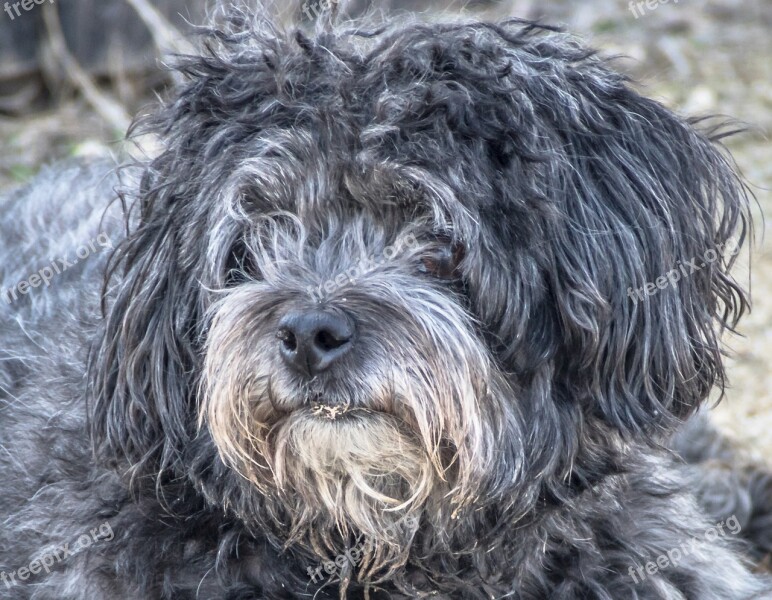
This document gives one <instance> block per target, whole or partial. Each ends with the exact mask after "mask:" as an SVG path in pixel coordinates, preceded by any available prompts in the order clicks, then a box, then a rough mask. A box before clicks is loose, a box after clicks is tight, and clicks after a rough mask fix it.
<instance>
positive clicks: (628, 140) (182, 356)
mask: <svg viewBox="0 0 772 600" xmlns="http://www.w3.org/2000/svg"><path fill="white" fill-rule="evenodd" d="M204 48H205V49H206V50H205V51H204V53H203V54H202V55H201V56H197V57H189V58H185V59H182V60H181V64H180V66H179V69H180V71H181V73H182V74H184V75H185V77H186V78H187V83H185V84H184V85H182V86H181V87H180V88H179V89H177V90H176V91H175V92H174V94H173V95H172V97H171V98H170V100H169V101H168V102H167V103H166V104H165V105H164V106H162V107H161V108H159V109H158V110H157V111H156V112H155V113H153V114H152V115H150V116H149V117H147V118H144V119H141V120H140V125H139V127H140V129H141V130H142V131H145V132H151V133H154V134H156V135H158V136H159V137H160V140H161V142H162V150H161V151H160V153H159V154H158V156H157V157H156V158H154V159H152V160H150V161H148V162H147V163H146V164H141V165H137V166H135V167H132V168H131V169H128V170H126V171H124V175H123V177H124V180H123V181H122V182H120V185H119V187H120V188H121V189H122V190H123V192H122V195H121V197H122V199H123V200H124V203H113V204H112V205H111V208H110V209H109V211H108V213H107V217H106V218H105V219H104V220H100V219H101V217H102V215H103V214H104V211H105V208H106V207H107V206H108V205H110V202H111V199H112V198H113V194H111V193H110V191H109V190H110V189H111V188H113V187H114V186H117V185H118V184H119V182H118V181H116V180H115V179H114V178H111V177H110V176H109V175H107V173H109V167H108V166H106V165H101V164H97V165H91V166H86V167H81V168H79V170H77V169H76V172H77V176H76V177H75V179H74V180H73V179H67V177H69V175H60V174H57V173H56V172H53V171H50V172H47V173H45V174H43V175H42V176H41V178H40V179H39V180H37V181H35V182H33V183H32V184H31V185H30V186H29V187H28V188H26V189H25V190H22V191H19V192H17V193H16V194H14V195H12V196H11V197H10V198H7V199H5V200H3V203H2V210H3V213H2V214H3V219H2V221H1V222H0V230H1V231H0V232H1V233H2V239H3V244H4V245H3V247H2V258H3V259H4V261H3V263H2V264H3V265H4V270H3V278H2V283H3V285H4V286H6V285H13V283H14V282H16V281H18V280H20V279H23V278H24V277H26V276H27V274H28V273H29V272H33V271H31V269H32V265H33V264H36V262H35V261H36V259H35V258H32V257H27V256H23V255H20V254H19V253H18V248H19V244H20V243H21V242H20V240H19V234H18V233H17V232H19V231H22V232H24V234H25V235H31V234H32V232H40V233H38V234H37V235H38V236H39V238H40V239H41V240H48V239H51V238H53V237H56V236H61V232H63V231H68V230H71V229H72V228H73V227H74V226H77V225H78V224H79V223H83V225H82V226H80V230H79V231H81V232H96V231H98V230H99V228H100V227H101V228H105V229H106V230H107V231H109V232H110V233H111V235H112V236H114V237H115V242H116V243H118V242H119V241H120V245H119V247H118V248H117V250H116V252H115V253H114V254H112V256H111V258H110V260H109V262H107V261H106V260H104V259H101V258H99V257H94V258H93V260H91V261H90V262H88V264H87V265H86V266H83V267H81V269H82V270H81V271H78V272H76V273H70V274H69V275H68V274H64V275H62V278H61V279H59V280H57V281H56V282H55V284H52V285H51V287H49V288H46V289H45V290H40V294H38V295H34V294H30V295H29V296H25V297H24V299H23V300H22V301H21V302H19V303H18V304H15V305H7V306H6V305H1V304H0V307H1V308H0V411H2V412H0V414H1V415H2V419H0V448H2V450H3V452H2V453H0V474H2V476H3V479H4V481H5V482H6V483H9V484H10V485H7V486H5V487H6V490H7V491H3V492H2V500H3V502H2V503H0V519H2V522H3V528H2V530H0V570H4V571H15V570H16V569H18V568H19V567H23V566H25V565H28V564H30V562H31V561H32V560H33V559H34V558H35V557H36V556H39V555H40V553H41V552H45V551H46V549H47V548H51V547H53V546H55V545H56V544H57V543H61V542H66V541H69V540H71V539H72V538H73V537H75V538H77V536H78V535H79V534H80V533H82V532H83V531H87V530H88V529H89V528H90V527H94V526H95V525H97V524H99V523H101V522H105V521H107V522H109V523H110V525H111V527H112V530H113V531H114V532H115V538H114V539H113V540H111V541H110V542H109V543H108V542H105V543H100V544H95V545H93V546H91V547H90V548H89V549H88V550H87V551H84V552H82V553H80V554H78V555H77V556H74V557H70V558H69V559H68V560H67V561H63V562H61V563H57V564H56V565H55V566H54V567H53V568H52V569H51V572H50V573H38V574H36V575H35V576H34V577H30V578H29V579H28V580H25V581H23V582H22V581H20V582H18V585H14V586H11V587H8V588H7V589H3V590H2V591H3V593H6V594H9V595H10V598H13V599H33V598H34V599H35V600H42V599H48V598H51V599H53V598H56V599H57V600H62V599H64V598H67V599H84V600H85V599H88V600H100V599H105V600H106V599H108V598H109V599H114V598H132V599H142V600H151V599H152V600H156V599H164V600H172V599H174V600H181V599H188V598H189V599H193V598H196V599H212V600H214V599H223V598H227V599H232V600H236V599H247V598H265V599H278V598H312V597H313V598H317V599H322V598H347V597H348V598H367V597H369V598H380V597H382V598H393V599H400V598H401V599H407V598H439V599H454V600H455V599H467V598H468V599H478V598H479V599H483V598H486V599H490V598H512V599H516V600H535V599H543V598H554V599H577V600H578V599H580V598H581V599H583V600H585V599H587V600H618V599H620V598H632V599H634V600H636V599H637V600H644V599H646V600H653V599H659V600H665V599H666V600H685V599H687V598H700V599H701V600H719V599H720V600H727V599H750V598H765V597H770V595H771V594H772V591H771V590H772V587H771V585H770V582H769V581H768V579H765V578H763V577H761V576H757V575H753V574H752V573H751V571H750V570H749V564H748V562H747V560H746V559H745V558H744V553H745V548H744V547H743V546H742V544H741V542H740V541H739V540H731V539H728V538H725V537H722V538H720V539H717V540H716V541H715V542H712V543H711V544H709V545H706V546H703V547H700V548H695V549H694V550H693V551H692V552H691V553H690V554H689V555H688V556H685V557H684V558H683V560H682V561H680V562H679V563H678V564H676V565H670V567H669V568H660V569H658V570H657V571H656V573H654V574H647V576H646V577H645V578H643V579H642V580H634V579H633V578H632V577H631V576H630V574H629V573H630V569H631V567H633V568H634V567H639V566H640V565H645V564H646V563H647V562H649V561H652V560H654V561H656V559H657V557H658V556H660V555H663V554H666V553H667V552H668V551H669V550H671V549H672V548H674V547H677V546H679V545H680V544H681V543H683V542H684V541H686V540H689V539H690V538H693V537H695V536H700V535H702V533H703V532H704V531H705V530H706V529H707V528H708V527H709V526H710V525H711V522H710V519H712V518H715V517H714V516H711V517H708V515H707V514H706V513H705V512H703V510H702V509H701V508H700V507H699V506H698V504H697V502H696V499H695V497H694V496H693V495H692V493H691V490H690V486H689V484H688V481H689V480H688V478H687V477H688V474H687V473H685V472H684V471H683V470H682V469H681V467H680V466H679V464H678V462H677V461H676V459H675V458H674V457H673V456H672V455H671V454H670V453H669V452H668V451H667V450H665V449H664V448H663V447H662V446H661V444H662V443H663V442H664V441H665V440H666V438H667V436H669V435H670V434H671V433H672V432H673V431H674V430H675V429H676V427H677V426H678V424H679V423H680V422H681V421H682V420H684V419H686V418H688V417H689V416H690V415H691V414H692V413H693V412H694V411H695V410H696V409H697V408H698V407H699V406H700V405H701V404H702V403H703V402H704V401H705V400H706V398H707V396H708V394H709V393H710V392H711V391H712V390H713V389H714V388H716V387H718V388H722V387H723V384H724V369H723V365H722V357H721V345H720V341H719V339H720V335H721V333H722V331H723V330H724V329H726V328H730V329H731V328H733V327H734V325H735V324H736V322H737V319H738V318H739V317H740V316H741V315H742V313H743V312H744V311H745V309H746V306H747V304H746V298H745V295H744V293H743V291H742V289H741V288H740V286H739V285H738V284H737V283H736V282H735V281H734V280H733V279H732V278H731V276H730V275H729V269H730V267H731V263H732V260H733V258H731V257H722V258H720V259H718V260H716V261H713V262H710V263H709V264H706V265H705V266H704V268H700V269H699V270H696V271H695V272H693V273H691V275H690V276H689V277H684V278H683V279H681V281H679V282H678V285H674V286H669V287H666V288H665V289H662V290H659V291H658V292H657V293H656V294H653V295H647V296H645V297H644V298H643V299H642V300H640V301H638V302H634V301H633V300H632V298H631V297H630V296H629V294H628V289H629V288H640V287H641V286H644V285H645V284H646V283H647V282H653V281H656V279H657V278H658V277H660V276H662V275H664V274H665V273H667V272H668V271H669V270H670V269H672V268H673V267H674V266H675V265H676V264H678V262H679V261H686V260H691V259H693V258H694V257H699V256H702V255H704V253H705V252H706V251H707V250H710V249H715V248H721V247H723V246H724V245H725V244H726V243H727V242H728V241H729V240H730V238H733V239H737V240H739V241H740V242H741V241H742V240H744V238H745V237H746V236H747V233H748V216H747V215H748V212H747V193H746V189H745V187H744V186H743V184H742V182H741V181H740V180H739V179H738V177H737V176H736V175H735V174H734V172H733V170H732V167H731V164H730V162H729V160H728V159H727V158H726V157H725V155H724V154H723V152H722V150H721V148H720V146H719V145H718V140H719V139H720V137H721V134H720V133H719V132H718V130H713V132H712V133H706V132H704V131H701V130H700V129H699V127H698V123H696V122H693V121H686V120H684V119H682V118H680V117H678V116H676V115H674V114H673V113H672V112H670V111H669V110H667V109H666V108H664V107H663V106H662V105H660V104H658V103H656V102H654V101H652V100H649V99H646V98H644V97H642V96H640V95H639V94H638V93H636V92H635V91H634V90H632V89H631V88H630V87H629V85H628V83H627V82H626V81H625V79H624V77H622V76H620V75H618V74H617V73H615V72H614V70H613V69H611V68H610V66H609V65H608V64H607V62H606V61H605V60H603V59H602V58H599V57H597V56H596V55H595V54H594V53H592V52H591V51H588V50H586V49H585V48H583V47H581V46H580V45H579V44H577V43H576V41H574V40H573V39H572V38H570V37H569V36H567V35H565V34H563V33H560V32H558V31H555V30H553V29H550V28H547V27H541V26H537V25H534V24H530V23H525V22H521V21H516V20H513V21H509V22H505V23H500V24H486V23H460V24H421V23H403V24H392V25H387V26H383V27H380V28H369V27H368V26H367V25H366V24H361V23H360V24H352V23H349V24H337V25H336V24H332V25H329V26H328V27H320V28H319V30H318V31H316V32H314V33H313V34H310V33H307V32H303V31H302V30H289V31H284V30H281V29H280V28H278V27H277V26H276V25H274V24H273V23H271V22H270V21H268V20H267V19H264V18H261V17H255V16H254V15H251V14H249V13H247V12H239V11H233V12H232V13H230V15H229V16H228V17H227V18H226V19H225V20H224V21H223V23H222V24H220V25H217V26H215V27H213V28H212V29H211V30H210V31H209V32H208V33H207V34H206V36H205V44H204ZM68 173H71V171H70V172H68ZM73 181H76V182H78V183H77V184H74V183H73ZM73 190H76V191H77V193H74V194H73ZM60 206H67V207H68V210H69V211H70V213H68V214H71V213H72V212H74V213H76V215H75V216H74V217H72V218H64V217H63V216H61V215H60V214H59V212H58V211H59V207H60ZM118 217H123V220H124V221H125V222H126V228H127V229H128V233H125V232H124V231H123V229H122V228H121V227H120V226H119V225H117V222H118ZM40 219H42V222H43V226H42V227H40V226H39V225H38V221H39V220H40ZM408 241H410V243H408ZM36 248H37V251H33V253H32V254H33V255H35V256H44V255H45V251H43V247H42V246H37V247H36ZM362 264H367V265H368V267H367V268H366V269H365V268H359V267H358V266H357V265H362ZM105 269H106V275H105V274H104V271H105ZM346 274H349V275H346ZM342 275H343V276H342ZM103 283H104V287H103V286H102V284H103ZM319 307H323V308H324V309H325V310H329V311H339V312H342V313H345V314H346V315H347V318H349V319H351V321H352V322H353V323H355V325H356V337H355V339H354V342H353V348H352V350H351V351H350V352H349V353H348V354H346V355H345V357H344V358H343V359H341V360H340V361H339V362H338V363H336V364H335V366H334V368H331V369H328V370H327V371H325V372H324V373H322V374H319V375H318V376H316V377H315V378H313V379H304V378H302V377H300V376H298V375H297V374H296V373H294V372H292V371H291V370H289V369H288V368H287V366H286V365H285V364H284V363H283V362H282V360H281V359H280V356H279V352H278V340H277V330H278V328H279V321H280V320H281V318H282V316H283V315H286V314H288V312H289V311H297V310H301V311H302V310H311V309H317V308H319ZM320 402H323V403H326V404H327V405H329V406H332V407H334V408H335V410H336V411H337V410H338V409H340V410H341V411H342V410H348V412H347V414H346V415H345V416H344V417H342V418H335V419H333V418H328V417H330V415H331V414H332V413H331V412H324V411H323V412H321V413H320V412H319V411H318V410H317V408H316V406H317V405H318V404H319V403H320ZM729 516H730V515H728V514H727V515H723V518H727V517H729ZM363 539H364V540H367V544H365V546H364V548H365V550H364V551H363V555H364V556H363V558H362V560H361V561H360V562H358V564H356V565H352V564H350V563H347V566H345V568H343V567H342V570H341V571H340V573H339V577H337V578H332V579H331V580H329V581H326V580H325V581H323V582H322V581H318V580H316V579H315V578H314V579H312V578H310V577H309V573H312V572H313V569H314V568H316V566H317V565H318V564H319V563H320V561H322V560H335V558H336V555H339V554H341V553H343V552H345V551H346V550H347V549H349V548H351V547H352V546H354V545H355V544H358V543H360V542H361V540H363ZM0 586H2V582H0ZM0 589H1V588H0Z"/></svg>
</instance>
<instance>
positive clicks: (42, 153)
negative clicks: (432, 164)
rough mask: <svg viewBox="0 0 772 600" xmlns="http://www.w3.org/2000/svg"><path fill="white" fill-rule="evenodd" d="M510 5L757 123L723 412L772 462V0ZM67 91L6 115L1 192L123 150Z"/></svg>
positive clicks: (117, 137)
mask: <svg viewBox="0 0 772 600" xmlns="http://www.w3.org/2000/svg"><path fill="white" fill-rule="evenodd" d="M438 3H439V4H441V2H436V3H435V4H438ZM501 4H503V3H499V6H497V7H496V8H494V9H492V10H490V11H489V14H496V15H501V14H503V13H508V14H511V15H514V16H520V17H526V18H540V19H541V20H543V21H544V22H548V23H559V24H564V25H565V26H566V27H567V29H569V30H570V31H573V32H575V33H576V34H577V35H578V36H580V37H581V38H583V39H584V40H585V41H586V42H587V43H588V44H590V45H593V46H596V47H599V48H600V49H601V50H602V51H603V53H604V54H608V55H618V56H619V58H618V59H617V65H618V67H619V68H620V69H621V70H624V71H626V72H628V73H629V74H630V75H631V76H632V77H634V78H635V80H636V81H637V82H638V85H639V87H640V89H641V91H642V92H643V93H645V94H647V95H649V96H652V97H654V98H656V99H658V100H660V101H662V102H663V103H665V104H666V105H668V106H670V107H671V108H673V109H675V110H676V111H678V112H679V113H682V114H685V115H701V114H709V113H712V114H722V115H726V116H731V117H733V118H735V119H738V120H739V121H741V122H742V123H744V124H745V126H746V128H747V131H746V132H745V133H743V134H741V135H738V136H735V137H734V138H733V139H731V140H730V141H729V143H728V147H729V149H730V150H731V152H732V154H733V155H734V157H735V159H736V161H737V164H738V166H739V168H740V170H741V171H742V173H743V174H744V176H745V177H746V179H747V181H748V182H749V184H750V186H751V188H752V189H753V191H754V193H755V195H756V197H757V199H758V204H757V206H756V207H755V208H754V218H755V221H756V239H755V241H754V243H753V244H752V247H751V248H750V250H749V251H748V252H745V253H744V254H743V255H742V257H741V260H740V264H739V268H738V271H737V273H738V277H739V278H741V280H743V281H744V282H745V283H746V284H747V286H748V287H749V288H750V289H751V292H752V298H753V311H752V313H751V314H750V315H749V316H747V317H746V318H745V319H744V320H743V322H742V323H741V326H740V328H739V331H740V333H741V334H742V335H741V336H730V337H727V339H726V342H727V346H728V348H729V349H730V350H731V357H730V358H729V377H730V388H729V389H728V390H727V394H726V397H725V398H724V399H723V401H722V402H721V404H720V405H719V407H718V408H717V409H716V410H715V413H714V414H715V419H716V421H717V423H719V425H720V426H721V428H722V429H723V430H724V431H725V432H727V433H728V435H730V436H732V437H733V438H734V439H735V440H736V441H737V442H738V443H739V444H740V445H742V446H744V447H746V448H747V449H748V451H749V452H751V453H752V454H755V455H757V456H758V457H760V458H766V459H767V460H772V433H770V431H771V430H772V369H770V360H769V357H770V355H771V354H772V241H770V240H769V239H765V236H764V224H765V221H766V219H765V217H764V216H763V215H764V214H766V215H772V193H771V192H770V188H772V155H771V153H770V149H771V148H772V145H771V144H770V134H771V133H772V36H771V35H770V33H769V32H770V30H772V3H770V2H769V1H768V0H708V1H704V0H703V1H700V0H680V1H679V0H646V1H644V2H634V3H628V2H627V0H584V1H582V2H578V1H571V0H514V1H513V2H512V3H509V4H508V6H502V5H501ZM631 6H632V8H631ZM449 12H458V11H453V10H450V11H449ZM467 12H470V13H471V12H472V9H471V8H470V9H468V11H467ZM2 60H3V57H2V56H0V62H1V61H2ZM59 100H60V101H59V102H58V104H57V107H56V108H55V109H49V110H48V111H47V112H43V113H37V114H34V115H26V116H23V117H20V116H14V117H13V118H12V117H2V116H0V190H2V189H3V188H7V187H9V186H11V185H13V184H15V183H19V182H23V181H25V180H26V179H28V178H29V177H31V176H32V175H33V174H34V173H35V172H36V171H37V170H38V169H39V168H40V166H41V165H42V164H45V163H49V162H52V161H55V160H58V159H61V158H63V157H67V156H73V155H84V154H103V153H108V152H112V153H114V154H116V155H118V156H122V155H124V153H125V150H126V149H125V145H124V144H123V143H122V142H121V139H122V134H121V132H120V131H117V130H116V129H114V128H113V127H112V126H110V125H107V124H106V123H105V122H104V121H102V120H101V118H100V117H98V116H97V115H96V114H95V112H94V111H93V110H91V109H90V107H89V106H88V105H87V104H86V103H85V102H83V101H82V100H80V99H79V98H78V97H77V95H76V94H74V93H72V90H68V89H62V90H60V98H59ZM127 104H128V105H127V109H128V110H129V111H130V112H134V111H135V110H137V108H138V107H139V104H137V103H136V102H135V101H134V100H133V99H132V100H130V101H128V102H127ZM767 218H769V217H767ZM749 267H750V271H749ZM749 273H750V274H749Z"/></svg>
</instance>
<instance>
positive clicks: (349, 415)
mask: <svg viewBox="0 0 772 600" xmlns="http://www.w3.org/2000/svg"><path fill="white" fill-rule="evenodd" d="M373 412H374V411H372V410H370V409H369V408H364V407H361V406H350V405H346V404H329V403H326V402H319V401H317V402H312V403H311V408H310V414H311V416H313V417H315V418H317V419H321V420H327V421H343V420H352V419H355V418H357V417H367V416H370V415H372V414H373Z"/></svg>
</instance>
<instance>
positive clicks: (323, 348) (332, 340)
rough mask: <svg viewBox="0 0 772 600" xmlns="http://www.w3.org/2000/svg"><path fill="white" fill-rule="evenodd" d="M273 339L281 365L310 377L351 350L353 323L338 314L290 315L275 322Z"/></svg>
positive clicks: (343, 315)
mask: <svg viewBox="0 0 772 600" xmlns="http://www.w3.org/2000/svg"><path fill="white" fill-rule="evenodd" d="M277 337H278V338H279V352H280V353H281V356H282V358H283V359H284V361H285V362H286V363H287V364H288V365H289V366H290V367H292V368H293V369H295V370H297V371H299V372H301V373H303V374H304V375H308V376H310V377H313V376H314V375H316V374H317V373H320V372H321V371H324V370H325V369H327V368H328V367H329V366H330V365H331V364H332V363H334V362H335V361H336V360H338V359H339V358H341V357H342V356H343V355H344V354H346V353H347V352H348V351H349V350H351V347H352V339H353V337H354V323H353V321H352V320H351V319H350V318H349V317H348V316H347V315H346V314H344V313H342V312H338V311H336V312H332V311H326V310H307V311H293V312H291V313H288V314H287V315H285V316H284V317H283V318H282V320H281V321H280V322H279V332H278V334H277Z"/></svg>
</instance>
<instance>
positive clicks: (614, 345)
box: [536, 79, 750, 434]
mask: <svg viewBox="0 0 772 600" xmlns="http://www.w3.org/2000/svg"><path fill="white" fill-rule="evenodd" d="M588 81H589V79H588ZM576 85H577V89H575V90H574V91H573V93H574V94H575V98H574V100H575V104H574V108H573V109H572V110H563V111H562V113H561V111H559V110H556V111H555V115H556V116H557V115H561V114H562V116H563V118H564V119H565V120H564V121H562V122H558V123H556V124H555V125H554V126H553V129H552V132H553V139H554V140H555V142H556V143H555V146H554V147H553V148H552V152H553V154H552V159H551V160H550V163H549V164H550V169H549V171H548V173H549V176H548V177H547V178H546V179H545V180H543V181H541V182H540V185H541V186H542V187H541V189H544V190H548V191H547V192H546V195H547V196H549V197H550V202H551V203H554V204H553V206H555V207H556V208H557V211H556V213H555V214H554V215H552V216H550V217H548V218H546V219H545V220H544V233H543V239H544V240H547V241H548V246H549V248H548V249H547V250H545V251H544V252H542V253H541V254H540V253H539V252H537V253H536V255H537V256H539V260H541V261H543V262H544V264H543V265H542V273H544V274H545V276H544V288H545V297H544V305H543V306H545V307H547V308H546V309H545V310H546V311H549V312H550V313H552V319H551V321H552V323H551V326H550V327H547V328H544V327H542V331H545V330H546V331H549V332H550V334H551V335H553V339H552V347H553V348H554V355H553V360H552V363H551V365H550V369H551V372H552V373H553V374H554V375H553V377H552V380H553V381H554V384H555V385H556V389H555V390H554V391H555V392H556V393H558V394H560V395H561V396H564V400H565V401H568V402H571V403H575V402H579V403H582V405H583V406H585V407H586V408H587V409H588V411H589V412H590V413H592V414H595V415H596V416H598V417H600V418H601V419H603V420H605V421H606V422H608V423H610V424H611V425H613V426H615V427H616V428H618V429H619V430H621V431H623V432H625V433H634V434H637V433H641V432H646V431H648V432H652V431H654V430H658V429H662V428H669V427H671V426H673V425H674V424H675V423H677V421H678V420H680V419H684V418H686V417H687V416H689V415H690V414H691V413H692V412H694V410H695V409H696V408H697V406H698V405H699V404H700V403H701V402H703V401H704V400H705V399H706V398H707V397H708V395H709V394H710V393H711V391H712V390H713V389H714V388H718V389H720V390H721V391H722V392H723V388H724V383H725V372H724V366H723V361H722V346H721V334H722V332H724V331H725V330H726V329H727V328H728V329H733V328H734V326H735V325H736V322H737V319H739V317H740V316H741V315H742V314H743V312H744V311H745V310H746V308H747V300H746V296H745V294H744V292H743V290H742V288H741V287H740V286H739V285H738V284H737V282H736V281H735V280H734V279H733V278H732V277H731V276H730V274H729V270H730V268H731V266H732V264H733V263H734V260H735V257H736V255H737V254H738V253H739V250H740V246H741V244H742V242H743V241H744V240H745V238H746V237H747V236H748V233H749V223H750V221H749V218H748V196H749V194H748V192H747V188H746V187H745V186H744V184H743V183H742V182H741V180H740V179H739V178H738V176H737V175H736V174H735V172H734V171H733V168H732V165H731V164H730V163H729V161H728V160H727V158H725V156H724V155H723V154H722V152H721V150H720V147H719V146H718V143H719V139H720V137H721V134H720V133H717V132H716V130H715V129H714V130H713V131H712V132H711V133H708V132H700V131H699V130H698V126H699V123H697V122H694V121H684V120H682V119H680V118H678V117H677V116H676V115H674V114H673V113H671V112H670V111H669V110H667V109H666V108H665V107H663V106H662V105H660V104H658V103H657V102H654V101H652V100H649V99H646V98H644V97H641V96H640V95H638V94H637V93H636V92H634V91H632V90H630V89H628V87H627V86H625V85H623V84H622V83H621V82H620V83H618V84H617V85H613V86H612V85H609V86H608V87H607V88H606V89H605V90H604V89H603V88H602V87H600V86H597V82H596V83H595V84H592V86H590V84H588V86H587V88H586V89H582V86H583V85H584V84H583V83H582V82H581V80H578V82H577V84H576ZM554 101H555V103H556V104H555V106H557V103H559V102H560V101H561V97H560V96H557V97H556V98H555V99H554ZM557 118H558V121H560V120H561V116H557Z"/></svg>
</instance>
